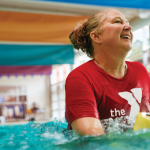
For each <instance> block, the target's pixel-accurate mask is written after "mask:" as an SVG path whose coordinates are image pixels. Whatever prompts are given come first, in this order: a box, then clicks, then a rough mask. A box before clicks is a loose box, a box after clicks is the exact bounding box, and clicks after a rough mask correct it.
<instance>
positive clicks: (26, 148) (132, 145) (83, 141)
mask: <svg viewBox="0 0 150 150" xmlns="http://www.w3.org/2000/svg"><path fill="white" fill-rule="evenodd" d="M125 122H126V123H127V125H125ZM102 123H103V125H104V130H105V132H109V134H106V135H104V136H98V137H90V136H85V137H80V136H78V135H77V134H75V133H74V132H72V131H68V130H66V128H67V123H66V122H61V121H59V120H56V119H55V120H53V121H51V122H47V123H34V122H29V123H28V124H25V125H14V126H0V150H51V149H52V150H76V149H78V150H127V149H128V150H134V149H136V150H143V149H146V150H149V149H150V129H141V130H138V131H136V132H133V131H132V127H133V125H134V120H132V119H130V118H117V119H116V120H112V119H108V120H104V121H102Z"/></svg>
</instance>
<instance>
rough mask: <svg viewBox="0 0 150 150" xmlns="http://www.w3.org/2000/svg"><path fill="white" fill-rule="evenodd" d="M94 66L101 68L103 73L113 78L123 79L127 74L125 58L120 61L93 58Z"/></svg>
mask: <svg viewBox="0 0 150 150" xmlns="http://www.w3.org/2000/svg"><path fill="white" fill-rule="evenodd" d="M94 60H95V63H96V65H98V66H99V67H100V68H102V69H103V70H104V71H105V72H107V73H108V74H109V75H111V76H113V77H115V78H123V77H124V76H125V75H126V72H127V68H128V67H127V64H126V63H125V58H124V59H122V60H118V61H117V58H116V59H112V58H111V57H109V58H107V59H106V58H104V57H101V58H98V57H95V58H94Z"/></svg>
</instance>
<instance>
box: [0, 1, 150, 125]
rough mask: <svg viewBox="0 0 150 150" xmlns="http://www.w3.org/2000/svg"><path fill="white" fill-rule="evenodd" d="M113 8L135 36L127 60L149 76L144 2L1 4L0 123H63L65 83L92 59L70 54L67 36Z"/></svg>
mask: <svg viewBox="0 0 150 150" xmlns="http://www.w3.org/2000/svg"><path fill="white" fill-rule="evenodd" d="M106 8H114V9H117V10H119V11H120V12H122V13H123V14H124V15H125V17H126V18H127V19H128V20H129V22H130V25H131V26H132V31H133V34H134V41H133V48H132V51H131V52H130V53H129V55H128V58H127V60H129V61H138V62H140V63H142V64H143V65H144V66H145V67H146V68H147V70H148V71H149V72H150V34H149V33H150V30H149V29H150V26H149V25H150V4H149V3H148V0H138V1H136V3H135V1H134V0H126V1H125V0H122V1H118V0H113V1H109V0H108V1H106V2H103V1H101V0H99V1H96V0H93V1H88V0H87V1H86V2H85V1H84V0H80V1H78V0H77V1H74V0H72V1H69V0H66V1H63V0H60V1H57V0H53V1H49V0H45V1H44V0H37V1H36V0H0V122H2V120H1V117H2V116H3V117H2V118H5V122H6V123H14V122H19V123H21V122H27V121H30V120H32V121H37V122H40V121H50V120H52V119H54V118H57V119H60V120H64V116H65V80H66V77H67V75H68V74H69V73H70V72H71V71H72V70H73V69H74V68H76V67H78V66H79V65H81V64H83V63H85V62H86V61H88V60H90V59H89V58H88V57H87V56H86V55H85V54H83V53H82V52H81V51H80V52H78V51H77V50H74V49H73V47H72V45H71V43H70V41H69V38H68V35H69V33H70V31H71V30H73V29H74V28H75V26H76V25H77V23H78V22H80V21H84V20H85V19H87V18H89V16H91V15H93V14H94V13H96V12H98V11H100V10H103V9H106Z"/></svg>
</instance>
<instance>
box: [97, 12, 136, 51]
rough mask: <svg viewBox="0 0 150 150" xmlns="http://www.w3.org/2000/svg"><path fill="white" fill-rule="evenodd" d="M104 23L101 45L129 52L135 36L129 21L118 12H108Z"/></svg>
mask: <svg viewBox="0 0 150 150" xmlns="http://www.w3.org/2000/svg"><path fill="white" fill-rule="evenodd" d="M108 11H109V12H107V14H106V18H105V20H104V21H103V23H102V30H101V33H100V40H101V44H103V46H106V47H111V48H115V49H116V48H117V49H118V48H121V49H124V50H125V51H129V50H130V49H131V48H132V39H133V34H132V32H131V26H130V25H129V22H128V20H127V19H126V18H125V17H124V15H123V14H121V13H120V12H118V11H116V10H108Z"/></svg>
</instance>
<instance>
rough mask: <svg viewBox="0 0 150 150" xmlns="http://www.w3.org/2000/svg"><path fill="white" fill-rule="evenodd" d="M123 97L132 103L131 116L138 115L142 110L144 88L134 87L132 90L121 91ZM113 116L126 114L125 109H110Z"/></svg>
mask: <svg viewBox="0 0 150 150" xmlns="http://www.w3.org/2000/svg"><path fill="white" fill-rule="evenodd" d="M118 94H119V95H120V96H121V97H122V98H124V99H125V100H127V101H128V104H129V105H131V110H130V117H133V118H134V117H136V115H137V114H138V112H139V111H140V104H141V99H142V89H141V88H133V89H131V90H130V92H126V91H125V92H119V93H118ZM110 113H111V117H114V115H115V116H117V114H119V116H123V115H125V110H124V109H121V110H117V109H116V108H115V109H114V111H113V110H110Z"/></svg>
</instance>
